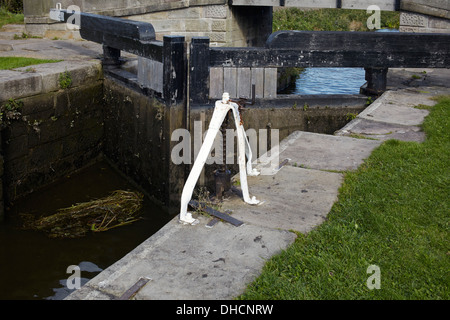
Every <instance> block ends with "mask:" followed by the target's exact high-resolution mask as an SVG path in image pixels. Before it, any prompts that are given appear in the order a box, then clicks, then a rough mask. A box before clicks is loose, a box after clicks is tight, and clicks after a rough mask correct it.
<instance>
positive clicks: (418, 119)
mask: <svg viewBox="0 0 450 320" xmlns="http://www.w3.org/2000/svg"><path fill="white" fill-rule="evenodd" d="M430 73H432V71H430ZM442 94H450V90H449V89H448V88H443V87H421V88H407V89H401V90H396V91H388V92H385V93H384V94H383V95H382V96H381V97H380V98H378V99H377V100H376V101H375V102H374V103H372V104H371V105H370V106H369V107H368V108H367V109H366V110H364V111H363V112H362V113H361V114H359V115H358V116H357V118H356V119H354V120H352V121H351V122H349V123H348V124H347V125H346V126H344V127H343V128H342V129H340V130H338V131H337V132H336V133H335V134H336V135H338V136H351V135H354V134H356V135H362V136H365V137H368V138H373V139H377V140H381V141H385V140H389V139H398V140H402V141H416V142H423V141H425V138H426V136H425V133H424V132H423V131H422V129H421V127H420V124H421V123H423V121H424V119H425V117H426V116H427V115H428V114H429V111H428V110H426V109H417V108H415V107H416V106H418V105H420V104H421V105H425V106H433V105H435V104H436V101H435V100H432V99H431V98H432V97H435V96H437V95H442Z"/></svg>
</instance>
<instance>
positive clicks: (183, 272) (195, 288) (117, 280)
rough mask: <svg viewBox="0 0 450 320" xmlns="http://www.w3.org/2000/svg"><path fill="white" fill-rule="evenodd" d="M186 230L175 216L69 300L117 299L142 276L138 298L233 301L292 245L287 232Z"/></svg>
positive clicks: (252, 227)
mask: <svg viewBox="0 0 450 320" xmlns="http://www.w3.org/2000/svg"><path fill="white" fill-rule="evenodd" d="M198 218H199V219H200V223H199V224H197V225H195V226H190V225H189V226H185V225H182V224H180V223H178V218H174V219H173V220H172V221H171V222H169V223H168V224H166V225H165V226H164V227H163V228H162V229H161V230H159V231H158V232H157V233H156V234H154V235H153V236H152V237H150V238H149V239H147V240H146V241H145V242H144V243H142V244H141V245H140V246H138V247H137V248H136V249H134V250H133V251H132V252H130V253H129V254H128V255H127V256H125V257H124V258H123V259H121V260H119V261H118V262H116V263H115V264H113V265H112V266H110V267H109V268H107V269H106V270H104V271H103V272H102V273H100V274H99V275H98V276H96V277H95V278H94V279H92V280H91V281H89V282H88V283H87V284H86V285H84V286H83V287H82V288H80V289H79V290H77V291H75V292H74V293H72V294H71V295H70V296H69V297H68V298H67V299H68V300H77V299H86V300H89V299H101V300H105V299H106V300H108V299H116V298H118V297H120V296H121V295H122V294H123V293H124V292H125V291H127V290H128V289H129V288H130V287H132V286H133V285H134V284H135V283H136V282H137V281H138V280H139V278H140V277H144V278H145V277H147V278H151V280H150V281H149V282H148V283H147V284H146V285H145V286H144V287H143V288H142V289H141V290H140V291H139V292H138V293H137V294H136V296H135V297H134V298H135V299H146V300H159V299H167V300H172V299H176V300H179V299H183V300H184V299H187V300H203V299H214V300H218V299H232V298H234V297H236V296H237V295H239V294H241V293H242V292H243V290H244V289H245V288H246V286H247V285H248V283H250V282H251V281H252V280H253V279H255V277H256V276H257V275H259V273H260V271H261V269H262V267H263V265H264V263H265V261H266V260H267V259H268V258H270V257H271V256H272V255H274V254H276V253H278V252H280V250H281V249H284V248H286V247H287V246H288V245H289V244H291V243H293V241H294V240H295V238H296V235H295V234H294V233H292V232H289V231H284V230H276V229H273V228H265V227H261V226H255V225H251V224H244V225H241V226H239V227H234V226H232V225H230V224H228V223H223V222H219V223H218V224H216V225H215V226H214V227H213V228H206V227H205V224H206V223H207V222H208V220H209V219H207V218H206V217H203V216H200V217H198Z"/></svg>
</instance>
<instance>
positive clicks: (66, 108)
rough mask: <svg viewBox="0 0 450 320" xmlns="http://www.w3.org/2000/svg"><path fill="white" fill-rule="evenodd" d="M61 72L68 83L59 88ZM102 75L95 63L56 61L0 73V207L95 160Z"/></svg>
mask: <svg viewBox="0 0 450 320" xmlns="http://www.w3.org/2000/svg"><path fill="white" fill-rule="evenodd" d="M66 71H67V72H68V73H70V78H71V80H72V83H71V85H70V86H69V87H68V88H61V85H60V82H59V75H60V74H62V73H64V72H66ZM102 77H103V76H102V71H101V67H100V65H99V64H98V63H86V64H82V65H81V66H80V65H78V66H77V67H74V66H70V64H68V63H66V62H60V63H55V64H51V65H48V64H47V65H40V66H35V67H33V68H21V69H16V70H11V71H2V74H1V77H0V105H1V106H2V107H3V109H2V110H3V111H4V114H3V119H2V120H3V129H2V132H1V137H2V141H1V143H2V156H3V158H2V159H1V160H3V161H0V162H2V164H3V166H1V169H0V173H1V174H2V175H3V176H2V180H3V181H2V182H3V183H2V185H1V187H2V188H3V192H2V193H1V194H3V195H4V197H5V202H6V203H10V202H13V201H16V200H17V199H19V198H20V197H22V196H25V195H27V194H29V193H31V192H32V191H33V190H35V189H37V188H40V187H43V186H45V185H47V184H49V183H52V182H54V181H56V180H58V179H59V178H61V177H63V176H65V175H67V174H69V173H71V172H74V171H75V170H77V169H80V168H82V167H84V166H86V165H88V164H89V163H91V162H93V161H95V159H96V158H97V157H99V156H100V154H101V151H102V138H103V114H102V112H103V110H102V108H101V105H102V101H103V80H102ZM93 106H98V107H97V108H93ZM12 109H14V110H15V111H16V112H18V114H17V115H16V117H15V119H9V118H8V116H7V115H6V112H5V110H12ZM0 176H1V175H0ZM0 210H1V209H0ZM0 213H1V212H0ZM0 219H1V215H0Z"/></svg>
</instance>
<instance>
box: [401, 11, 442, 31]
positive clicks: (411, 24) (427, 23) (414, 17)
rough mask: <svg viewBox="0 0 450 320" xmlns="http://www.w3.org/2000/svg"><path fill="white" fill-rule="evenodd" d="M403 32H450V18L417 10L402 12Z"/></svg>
mask: <svg viewBox="0 0 450 320" xmlns="http://www.w3.org/2000/svg"><path fill="white" fill-rule="evenodd" d="M399 30H400V31H401V32H423V33H450V20H449V19H445V18H438V17H433V16H429V15H425V14H421V13H415V12H401V13H400V28H399Z"/></svg>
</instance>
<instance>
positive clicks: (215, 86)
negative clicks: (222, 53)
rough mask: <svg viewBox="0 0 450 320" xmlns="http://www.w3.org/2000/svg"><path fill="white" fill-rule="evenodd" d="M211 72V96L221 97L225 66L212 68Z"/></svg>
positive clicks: (213, 97)
mask: <svg viewBox="0 0 450 320" xmlns="http://www.w3.org/2000/svg"><path fill="white" fill-rule="evenodd" d="M209 72H210V73H209V79H210V82H209V98H210V99H221V98H222V94H223V68H211V69H210V70H209Z"/></svg>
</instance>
